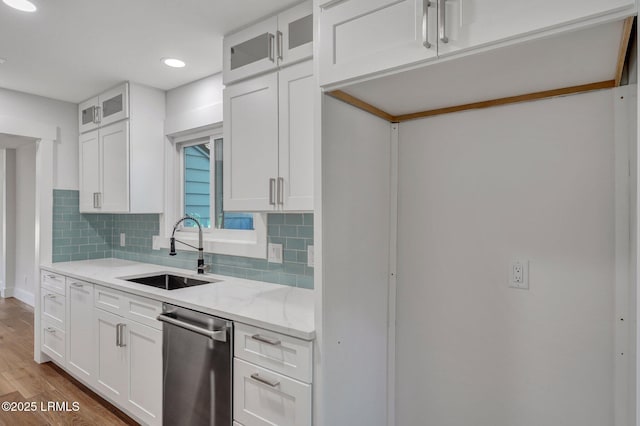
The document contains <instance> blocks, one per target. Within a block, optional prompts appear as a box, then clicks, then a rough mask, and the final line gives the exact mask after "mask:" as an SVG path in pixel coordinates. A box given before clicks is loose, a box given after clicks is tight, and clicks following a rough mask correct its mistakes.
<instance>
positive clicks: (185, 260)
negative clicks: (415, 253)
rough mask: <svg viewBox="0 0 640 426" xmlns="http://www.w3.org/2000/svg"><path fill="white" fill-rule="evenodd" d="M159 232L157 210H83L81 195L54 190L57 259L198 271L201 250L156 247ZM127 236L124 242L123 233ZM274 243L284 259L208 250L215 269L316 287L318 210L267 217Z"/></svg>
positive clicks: (270, 237)
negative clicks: (313, 264) (311, 252)
mask: <svg viewBox="0 0 640 426" xmlns="http://www.w3.org/2000/svg"><path fill="white" fill-rule="evenodd" d="M159 232H160V216H159V215H157V214H138V215H134V214H81V213H80V212H79V193H78V191H72V190H59V189H55V190H54V191H53V259H52V260H53V262H66V261H70V260H84V259H100V258H107V257H116V258H120V259H127V260H133V261H137V262H146V263H154V264H158V265H166V266H172V267H176V268H184V269H195V265H196V260H197V257H198V255H197V253H195V252H188V251H179V252H178V255H177V256H169V251H168V250H167V249H161V250H152V237H153V235H158V234H159ZM121 233H124V234H125V235H126V241H125V246H124V247H121V246H120V234H121ZM267 236H268V240H269V242H270V243H275V244H282V245H283V249H284V253H283V254H284V262H283V263H282V264H274V263H268V262H267V261H266V259H255V258H249V257H240V256H228V255H223V254H215V253H205V263H206V264H208V265H211V272H212V273H215V274H220V275H228V276H233V277H238V278H247V279H251V280H258V281H267V282H273V283H277V284H285V285H291V286H297V287H302V288H313V268H309V267H308V266H307V247H308V246H309V245H313V214H311V213H303V214H299V213H295V214H291V213H287V214H283V213H271V214H268V215H267Z"/></svg>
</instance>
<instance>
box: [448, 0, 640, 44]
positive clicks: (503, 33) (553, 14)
mask: <svg viewBox="0 0 640 426" xmlns="http://www.w3.org/2000/svg"><path fill="white" fill-rule="evenodd" d="M437 1H438V55H446V54H448V53H452V52H455V51H458V50H461V49H468V48H473V47H478V46H482V45H486V44H490V43H494V42H497V41H502V40H506V39H510V38H513V37H518V36H524V35H529V34H531V33H534V32H538V31H542V30H547V29H552V28H554V27H557V26H561V25H565V24H568V23H573V22H576V21H582V20H585V19H589V18H597V17H599V16H604V15H606V14H609V13H615V12H617V11H624V10H625V9H628V10H633V8H634V6H635V1H634V0H563V1H557V0H543V1H538V2H527V1H513V0H482V1H480V0H437Z"/></svg>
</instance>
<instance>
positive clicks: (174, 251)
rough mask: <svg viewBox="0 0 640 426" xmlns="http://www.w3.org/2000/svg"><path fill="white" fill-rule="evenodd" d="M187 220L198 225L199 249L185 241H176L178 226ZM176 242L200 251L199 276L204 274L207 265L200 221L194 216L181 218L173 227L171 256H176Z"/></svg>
mask: <svg viewBox="0 0 640 426" xmlns="http://www.w3.org/2000/svg"><path fill="white" fill-rule="evenodd" d="M185 220H191V221H193V222H195V224H196V225H198V247H194V246H192V245H191V244H187V243H185V242H183V241H180V240H176V238H175V235H176V229H178V225H180V224H181V223H182V222H184V221H185ZM176 241H177V242H179V243H180V244H184V245H185V246H189V247H192V248H197V249H198V274H204V271H205V269H206V268H205V265H204V248H203V245H202V225H200V222H199V221H198V219H196V218H195V217H193V216H189V215H186V216H184V217H182V218H180V219H179V220H178V221H177V222H176V224H175V225H173V232H172V233H171V240H170V242H171V247H170V248H169V256H175V255H176V254H177V253H176Z"/></svg>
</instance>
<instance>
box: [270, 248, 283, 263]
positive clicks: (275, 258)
mask: <svg viewBox="0 0 640 426" xmlns="http://www.w3.org/2000/svg"><path fill="white" fill-rule="evenodd" d="M267 251H268V255H267V262H269V263H282V244H272V243H269V244H268V246H267Z"/></svg>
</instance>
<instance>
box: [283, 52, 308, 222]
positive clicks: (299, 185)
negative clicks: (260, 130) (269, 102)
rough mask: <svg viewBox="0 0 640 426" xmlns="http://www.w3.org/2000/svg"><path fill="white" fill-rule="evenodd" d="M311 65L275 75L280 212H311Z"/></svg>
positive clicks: (295, 67) (286, 70) (305, 64)
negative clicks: (277, 92)
mask: <svg viewBox="0 0 640 426" xmlns="http://www.w3.org/2000/svg"><path fill="white" fill-rule="evenodd" d="M314 84H315V79H314V78H313V63H312V61H307V62H303V63H300V64H296V65H294V66H291V67H288V68H285V69H282V70H281V71H280V72H279V73H278V91H279V92H280V94H279V97H278V98H279V104H278V109H279V120H280V125H279V144H278V148H279V149H278V152H279V161H278V188H277V189H278V191H277V195H278V196H279V197H278V200H277V201H278V202H279V203H280V206H279V208H280V209H282V210H293V211H296V210H313V111H314V107H313V93H314Z"/></svg>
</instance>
